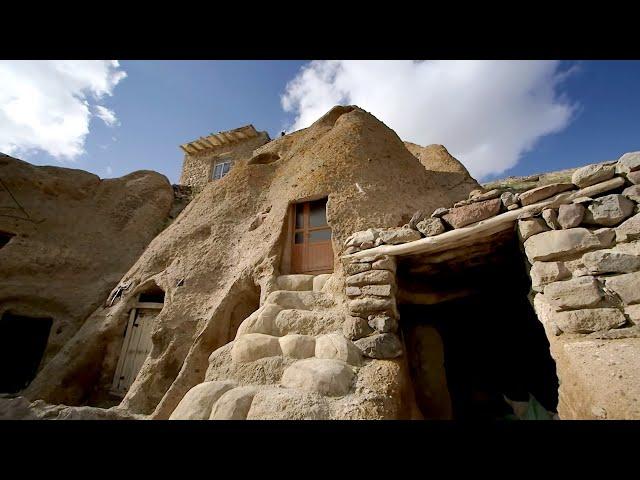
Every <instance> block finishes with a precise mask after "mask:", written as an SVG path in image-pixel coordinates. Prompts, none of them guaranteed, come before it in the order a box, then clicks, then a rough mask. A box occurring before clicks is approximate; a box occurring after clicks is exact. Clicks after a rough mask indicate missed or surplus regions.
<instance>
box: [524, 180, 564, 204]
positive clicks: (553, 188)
mask: <svg viewBox="0 0 640 480" xmlns="http://www.w3.org/2000/svg"><path fill="white" fill-rule="evenodd" d="M573 188H575V186H574V185H573V183H552V184H550V185H543V186H542V187H537V188H533V189H531V190H527V191H526V192H523V193H521V194H520V198H519V200H520V204H521V205H522V206H523V207H526V206H527V205H532V204H534V203H538V202H540V201H542V200H546V199H547V198H550V197H553V196H554V195H556V194H558V193H561V192H566V191H567V190H571V189H573Z"/></svg>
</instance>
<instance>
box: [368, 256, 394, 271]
mask: <svg viewBox="0 0 640 480" xmlns="http://www.w3.org/2000/svg"><path fill="white" fill-rule="evenodd" d="M371 268H373V269H374V270H389V271H390V272H394V273H395V271H396V268H397V265H396V260H395V258H393V257H390V256H384V257H382V258H380V259H379V260H376V261H375V262H373V264H372V265H371Z"/></svg>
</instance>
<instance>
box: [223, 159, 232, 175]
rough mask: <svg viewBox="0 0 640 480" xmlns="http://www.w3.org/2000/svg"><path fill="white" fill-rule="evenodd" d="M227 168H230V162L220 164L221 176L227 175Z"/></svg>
mask: <svg viewBox="0 0 640 480" xmlns="http://www.w3.org/2000/svg"><path fill="white" fill-rule="evenodd" d="M229 168H231V162H225V163H223V164H222V175H223V176H224V175H226V174H227V173H229Z"/></svg>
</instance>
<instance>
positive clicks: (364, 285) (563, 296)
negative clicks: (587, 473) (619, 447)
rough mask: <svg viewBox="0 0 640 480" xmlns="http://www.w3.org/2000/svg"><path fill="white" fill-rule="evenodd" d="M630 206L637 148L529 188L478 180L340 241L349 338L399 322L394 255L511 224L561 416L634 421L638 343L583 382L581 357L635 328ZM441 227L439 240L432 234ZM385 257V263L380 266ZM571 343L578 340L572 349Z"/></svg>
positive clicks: (634, 231) (635, 250)
mask: <svg viewBox="0 0 640 480" xmlns="http://www.w3.org/2000/svg"><path fill="white" fill-rule="evenodd" d="M638 203H640V152H632V153H627V154H625V155H623V156H622V157H621V158H620V159H619V160H618V161H617V162H615V161H614V162H605V163H601V164H595V165H588V166H586V167H583V168H579V169H576V170H574V171H573V173H572V175H571V178H570V181H565V182H562V183H551V184H545V185H541V186H537V187H535V188H532V189H530V190H526V191H518V190H517V188H516V189H505V188H493V189H491V190H489V191H487V190H486V189H479V190H475V191H473V192H471V193H470V195H469V198H468V199H467V200H463V201H460V202H457V203H455V204H454V205H453V207H452V208H444V207H443V208H439V209H437V210H435V211H434V212H433V213H432V214H431V215H430V216H427V215H425V214H424V213H423V212H416V213H415V214H414V215H413V217H412V218H411V220H410V221H409V223H408V224H406V225H404V226H402V227H396V228H387V229H374V228H371V229H368V230H364V231H359V232H356V233H354V234H353V235H352V236H351V237H349V238H348V239H347V240H346V241H345V242H344V247H343V262H344V263H345V271H346V272H347V273H348V274H350V276H349V277H348V278H347V281H346V295H347V296H348V297H349V298H350V302H349V307H350V310H351V312H352V314H353V315H356V316H354V317H352V320H351V323H350V325H351V329H352V331H350V332H349V333H350V334H351V335H352V338H356V337H358V336H365V335H369V336H365V337H364V338H363V340H365V341H366V342H372V343H374V341H373V339H374V338H377V337H378V336H380V335H385V334H386V332H383V331H382V330H381V329H377V330H378V331H377V332H376V333H375V334H373V335H371V332H373V327H375V326H378V323H377V322H380V323H379V325H385V328H389V330H388V331H389V332H390V331H392V330H395V328H396V327H397V320H398V315H397V311H398V310H397V306H396V305H395V299H394V296H393V293H394V291H395V288H396V287H395V284H396V279H395V275H394V273H393V272H395V263H394V262H393V261H392V259H393V257H392V255H394V254H395V255H398V254H405V255H406V254H420V253H421V252H425V251H427V250H428V249H431V251H434V249H435V248H438V249H439V250H437V251H445V250H447V249H453V248H459V247H461V246H462V245H463V243H461V242H462V241H464V242H465V243H464V244H466V245H468V244H473V243H474V242H477V241H478V239H479V235H480V233H481V232H485V233H486V232H488V231H489V230H490V229H493V230H491V231H489V233H491V232H493V231H498V230H499V229H497V228H496V227H500V229H502V230H504V225H506V227H509V226H510V225H512V224H513V223H515V224H516V225H517V234H518V237H519V239H520V241H521V242H522V245H523V250H524V254H525V255H526V258H527V261H528V262H529V265H530V277H531V283H532V292H531V293H532V295H531V296H532V297H533V298H534V302H533V303H534V307H535V310H536V313H537V315H538V318H539V320H540V321H541V322H542V324H543V325H544V327H545V331H546V333H547V337H548V338H549V341H550V344H551V353H552V356H553V357H554V359H555V360H556V363H557V369H558V376H559V378H560V380H561V387H560V392H559V393H560V404H559V413H560V414H561V417H562V418H640V406H639V405H637V400H633V398H632V397H637V393H638V391H637V390H638V388H639V386H638V381H637V380H638V379H637V377H638V374H637V370H638V368H637V367H638V366H639V365H638V358H639V357H640V355H638V351H637V350H638V347H640V345H637V344H635V343H626V344H624V345H622V346H625V347H629V348H626V349H623V350H624V352H622V353H611V354H610V355H609V357H610V361H609V363H608V364H607V366H608V367H612V366H616V367H617V368H618V369H617V370H615V371H611V369H607V368H603V369H601V370H600V371H599V374H600V375H601V377H599V378H597V379H596V380H595V381H594V380H593V379H589V373H588V370H589V366H590V364H591V360H589V359H587V360H585V358H586V357H595V358H600V357H599V355H598V353H597V352H595V353H593V354H592V350H595V349H597V348H600V347H603V346H604V347H607V345H606V344H603V343H602V342H600V343H593V342H592V341H599V340H616V339H635V338H638V337H640V207H639V205H638ZM501 224H503V225H502V226H501ZM454 232H455V233H454ZM445 233H446V234H447V235H445V236H444V237H441V239H442V241H441V242H440V244H438V240H439V239H438V236H440V235H443V234H445ZM423 237H425V238H423ZM426 237H432V239H427V238H426ZM417 241H419V242H420V243H415V242H417ZM405 243H406V244H409V245H411V244H414V245H415V246H414V247H412V248H404V249H403V250H402V251H401V250H400V249H399V248H397V247H396V246H398V247H399V246H400V245H401V244H405ZM434 245H435V246H437V245H439V246H437V247H434ZM369 250H370V251H369ZM383 255H384V256H383ZM388 255H391V256H388ZM377 259H380V260H377ZM382 259H383V260H382ZM381 262H382V264H384V265H393V267H388V268H385V269H376V268H375V267H374V265H376V264H378V265H380V264H381ZM379 268H380V267H379ZM381 318H384V319H385V320H384V321H382V320H378V319H381ZM365 319H366V323H365ZM386 325H392V327H386ZM346 333H347V332H346V331H345V334H346ZM560 339H562V341H559V340H560ZM363 340H356V344H357V343H358V342H362V341H363ZM576 342H582V343H580V348H578V347H577V346H576V345H577V344H576ZM571 351H576V352H578V351H579V352H580V354H578V353H575V354H571V353H570V352H571ZM602 351H605V349H602ZM615 351H616V352H617V350H615ZM585 352H587V353H586V354H585ZM630 352H633V353H632V354H630ZM623 353H624V354H623ZM401 354H402V347H401V346H399V347H398V349H397V350H395V349H394V351H393V355H395V356H399V355H401ZM383 358H385V357H383ZM605 367H606V366H605ZM605 372H606V373H605ZM610 374H611V376H613V377H616V379H618V380H619V382H618V383H617V384H616V385H615V389H616V390H615V391H616V393H615V395H614V394H613V393H611V392H610V391H611V390H612V388H613V387H611V382H610V379H608V378H604V376H605V375H606V376H609V375H610ZM586 385H590V386H589V387H587V386H586ZM594 392H595V393H594ZM620 399H623V400H620ZM624 399H627V400H624ZM634 402H635V403H634Z"/></svg>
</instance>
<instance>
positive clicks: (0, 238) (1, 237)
mask: <svg viewBox="0 0 640 480" xmlns="http://www.w3.org/2000/svg"><path fill="white" fill-rule="evenodd" d="M13 237H14V234H13V233H8V232H2V231H0V248H2V247H4V246H5V245H6V244H7V243H9V241H10V240H11V239H12V238H13Z"/></svg>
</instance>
